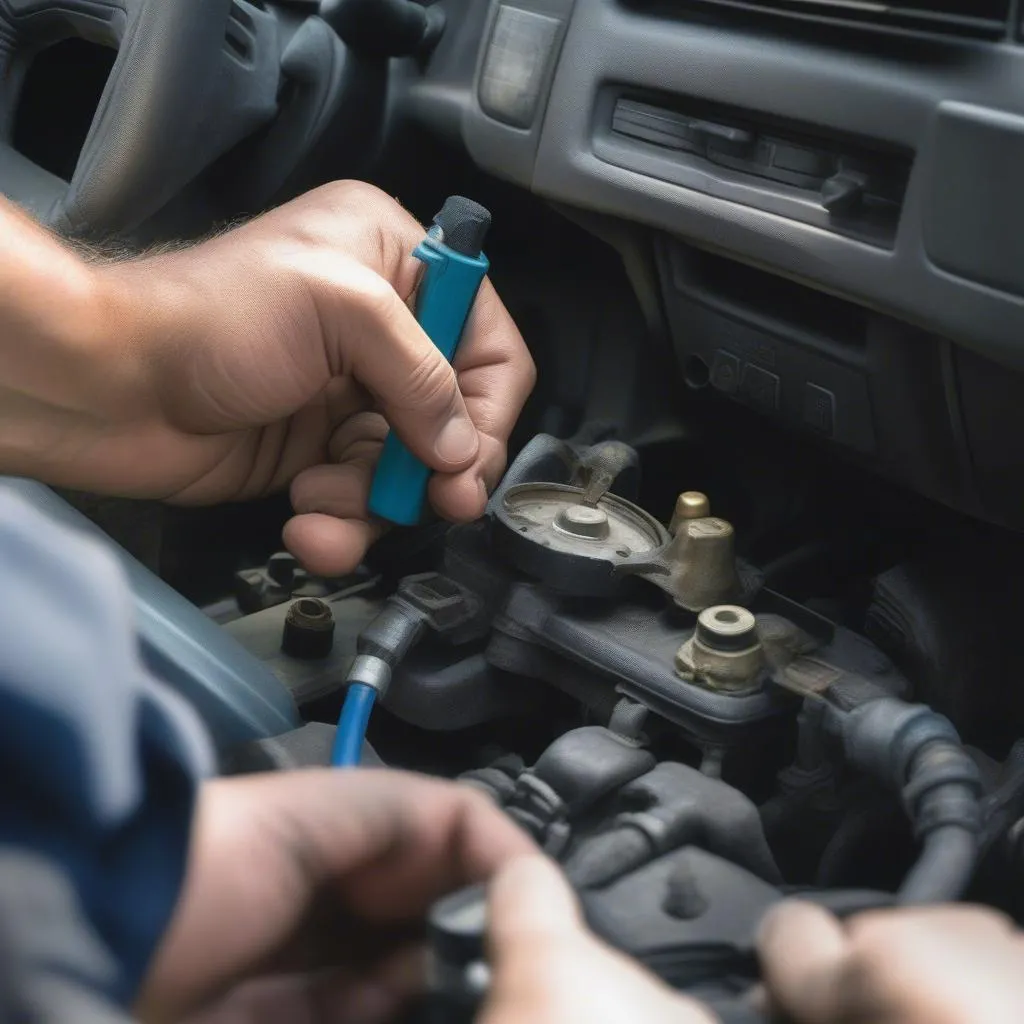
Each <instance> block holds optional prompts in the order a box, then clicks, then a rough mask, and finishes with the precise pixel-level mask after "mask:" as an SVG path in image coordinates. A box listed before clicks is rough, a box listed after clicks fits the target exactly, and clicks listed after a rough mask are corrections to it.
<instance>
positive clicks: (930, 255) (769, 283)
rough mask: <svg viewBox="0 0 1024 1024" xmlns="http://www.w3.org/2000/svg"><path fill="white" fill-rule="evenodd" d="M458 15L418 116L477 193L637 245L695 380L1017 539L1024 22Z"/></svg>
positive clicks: (947, 2)
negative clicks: (645, 244)
mask: <svg viewBox="0 0 1024 1024" xmlns="http://www.w3.org/2000/svg"><path fill="white" fill-rule="evenodd" d="M442 3H443V5H444V6H445V7H446V8H448V9H449V13H450V17H449V24H450V26H451V29H450V31H449V33H448V34H447V38H446V39H445V40H443V41H442V44H441V46H440V47H439V48H438V50H437V52H436V53H435V55H434V56H433V57H432V59H431V61H430V63H429V65H428V66H427V67H426V68H425V69H424V68H415V69H410V70H409V73H408V76H407V78H406V80H405V90H406V98H407V102H408V103H409V104H410V107H411V109H413V110H414V111H415V113H416V116H418V117H419V118H420V120H421V121H423V122H424V123H426V124H428V125H432V126H434V127H435V128H438V129H440V130H442V131H444V132H445V133H446V134H447V135H448V136H449V137H451V138H453V139H457V140H458V141H459V142H460V143H461V144H462V145H464V147H465V148H466V150H467V151H468V153H469V154H470V155H471V156H472V158H473V159H474V161H475V162H476V163H477V164H478V165H479V166H481V167H482V168H484V169H485V170H488V171H490V172H492V173H494V174H495V175H498V176H500V177H502V178H505V179H508V180H510V181H513V182H515V183H517V184H519V185H521V186H523V187H524V188H528V189H530V190H531V191H532V192H534V193H535V194H537V195H539V196H542V197H544V198H546V199H548V200H551V201H553V202H556V203H558V204H562V205H565V206H570V207H574V208H577V209H580V210H586V211H592V212H594V213H597V214H602V215H605V216H610V217H612V218H615V219H617V220H620V221H622V222H625V223H629V224H631V225H634V226H637V228H638V229H639V230H643V231H644V232H645V233H646V234H647V235H648V236H649V237H650V239H651V240H652V243H653V245H654V248H655V251H656V253H657V267H658V281H659V284H660V288H661V292H662V295H663V299H664V307H665V311H666V314H667V317H668V320H669V325H670V327H671V331H672V335H673V341H674V345H675V348H676V350H677V353H678V355H679V358H680V363H681V370H682V372H683V374H684V375H685V376H687V379H688V380H689V381H690V383H701V384H702V383H706V382H707V383H710V384H711V385H712V386H714V387H716V388H717V389H718V390H719V391H721V392H723V393H724V394H725V395H727V396H728V397H730V398H732V399H734V400H736V401H740V402H743V403H744V404H746V405H747V406H748V407H751V408H754V409H755V410H756V411H758V412H761V413H763V414H765V415H771V416H775V417H776V418H777V419H779V420H780V421H781V422H783V423H785V424H788V425H790V426H794V427H797V428H799V429H803V430H805V431H806V432H808V433H811V434H817V435H818V436H819V437H822V438H823V439H824V440H825V441H827V442H830V443H834V444H835V445H836V446H837V447H838V448H840V449H842V450H843V451H845V452H847V454H848V455H849V456H850V457H852V458H855V459H861V460H862V461H865V462H868V463H869V464H871V465H873V466H875V467H876V468H878V469H880V470H881V471H883V472H886V473H888V474H890V475H893V476H897V477H899V478H901V479H906V480H909V481H910V482H911V483H912V484H913V485H914V486H915V487H916V488H917V489H918V490H921V491H923V492H924V493H927V494H929V495H931V496H933V497H936V498H939V499H940V500H943V501H946V502H947V503H949V504H952V505H955V506H957V507H960V508H962V509H964V510H966V511H969V512H971V513H973V514H980V515H985V516H987V517H988V518H990V519H994V520H997V521H1001V522H1007V523H1013V524H1014V525H1016V524H1017V520H1019V518H1020V513H1018V512H1017V511H1016V506H1017V504H1019V502H1020V499H1022V498H1024V483H1015V482H1013V478H1014V476H1015V471H1014V470H1013V469H1012V468H1011V467H1012V465H1013V463H1015V461H1018V460H1017V459H1016V449H1015V446H1014V445H1013V444H1012V440H1011V439H1012V436H1013V435H1014V434H1016V433H1017V432H1018V431H1019V430H1024V418H1022V416H1021V414H1020V413H1019V412H1018V411H1017V408H1016V407H1017V405H1018V404H1019V403H1017V402H1016V400H1012V401H1011V400H1010V399H1009V398H1007V399H1005V400H1003V401H1001V402H996V405H994V406H993V405H992V404H991V403H992V396H993V395H995V394H1001V393H1002V391H1005V390H1006V387H1005V386H1004V385H1003V384H1002V381H1001V374H1002V373H1003V369H1002V368H1008V369H1010V370H1011V371H1012V372H1011V375H1010V379H1011V380H1013V381H1016V380H1017V377H1016V373H1017V372H1018V371H1024V188H1022V186H1021V181H1022V177H1021V168H1022V167H1024V41H1022V37H1021V33H1020V31H1019V30H1018V26H1017V25H1016V24H1013V23H1011V10H1013V11H1015V10H1016V5H1010V4H1007V3H1006V2H1005V0H985V2H984V3H980V4H979V3H972V4H966V5H965V4H963V3H961V2H960V0H904V2H903V3H897V4H891V5H840V4H835V3H830V2H828V0H801V2H799V3H796V2H787V0H765V2H763V3H762V2H757V0H665V2H658V0H629V2H627V0H575V2H573V0H492V2H489V3H477V2H474V0H468V2H467V0H442ZM755 8H756V9H755ZM802 15H810V16H802ZM833 15H836V16H833ZM1012 17H1013V18H1016V17H1017V16H1016V15H1013V16H1012ZM857 18H861V19H863V18H868V19H869V20H872V21H874V22H875V23H874V24H867V23H864V21H863V20H860V21H858V20H856V19H857ZM716 259H724V260H727V261H731V265H732V267H733V272H732V273H729V272H725V273H723V272H720V271H721V269H722V268H721V267H719V268H717V271H716V269H715V267H714V261H715V260H716ZM709 267H710V268H711V271H710V272H711V273H712V276H713V277H714V278H715V280H716V281H718V282H719V284H720V287H719V288H718V290H717V292H716V291H715V289H714V288H708V287H707V286H706V284H707V282H706V277H707V273H706V272H708V268H709ZM702 275H704V276H703V277H702ZM773 282H775V284H773ZM774 291H781V292H784V293H785V294H786V295H787V296H788V300H787V301H786V302H785V303H781V304H780V303H778V302H776V303H775V305H774V309H773V308H766V307H765V303H767V306H768V307H771V305H772V304H771V302H770V300H769V297H770V295H771V293H772V292H774ZM762 300H764V301H762ZM830 303H831V304H830ZM807 310H812V313H811V314H810V316H811V321H812V322H810V323H807V322H805V321H806V320H807V316H808V314H807ZM997 383H999V384H1000V387H996V384H997ZM1021 386H1022V387H1024V383H1022V384H1021ZM1011 390H1013V389H1011ZM1013 393H1014V394H1016V393H1017V392H1016V391H1015V390H1014V391H1013ZM908 417H909V418H914V417H916V421H915V423H913V424H908V422H907V421H908ZM911 435H915V436H914V437H912V436H911ZM1016 475H1019V474H1016Z"/></svg>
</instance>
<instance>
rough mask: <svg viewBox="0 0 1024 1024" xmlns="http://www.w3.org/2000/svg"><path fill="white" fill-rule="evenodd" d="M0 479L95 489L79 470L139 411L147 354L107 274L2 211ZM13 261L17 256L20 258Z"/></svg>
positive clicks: (32, 225)
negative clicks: (118, 420)
mask: <svg viewBox="0 0 1024 1024" xmlns="http://www.w3.org/2000/svg"><path fill="white" fill-rule="evenodd" d="M0 218H2V220H3V221H4V223H3V224H2V228H3V229H4V230H6V231H7V233H8V234H9V235H10V236H11V238H12V245H11V248H10V249H9V250H8V252H9V253H10V254H11V255H10V256H9V258H7V259H3V258H0V310H2V311H3V320H4V322H3V324H2V330H0V472H3V473H12V474H22V475H29V476H33V477H36V478H39V479H42V480H45V481H47V482H49V483H53V484H58V485H67V486H78V485H80V484H84V485H86V486H88V481H86V480H84V479H83V480H79V479H78V478H77V477H78V473H77V471H76V466H77V465H78V464H79V463H81V462H82V460H83V455H84V454H86V453H88V452H89V451H91V450H92V449H93V446H94V445H96V444H97V443H98V442H99V441H100V439H102V437H103V436H104V435H106V434H108V433H109V431H110V429H111V427H112V423H111V416H112V415H113V416H116V417H125V418H128V417H131V416H132V415H135V414H137V412H138V408H139V401H138V399H139V397H140V394H139V392H140V387H139V385H140V384H141V382H142V379H143V374H142V373H141V372H140V371H141V367H142V359H141V353H140V352H139V350H138V347H137V346H136V345H134V344H133V343H132V339H131V336H130V335H126V334H125V333H123V331H122V326H125V325H127V322H128V320H129V319H130V318H128V317H126V316H125V315H124V313H123V310H122V306H121V303H120V300H119V297H118V293H117V289H115V288H112V287H111V278H110V275H108V274H107V273H106V270H107V269H108V268H106V267H104V266H103V265H102V264H99V263H92V262H90V261H87V260H85V259H83V258H82V257H81V256H80V255H79V254H78V253H76V252H75V251H73V250H72V249H71V248H70V247H68V246H65V245H64V244H62V243H61V242H60V241H58V240H57V239H55V238H54V237H53V236H52V235H50V234H49V233H48V232H46V231H45V230H44V229H42V228H41V227H39V226H38V225H36V224H35V223H34V222H32V221H31V220H29V218H27V217H25V216H24V215H21V214H19V213H16V212H14V211H12V210H10V209H0ZM15 253H16V256H15V255H14V254H15Z"/></svg>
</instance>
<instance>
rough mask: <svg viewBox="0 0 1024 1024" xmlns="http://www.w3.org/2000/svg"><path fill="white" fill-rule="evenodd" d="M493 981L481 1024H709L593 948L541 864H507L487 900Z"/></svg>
mask: <svg viewBox="0 0 1024 1024" xmlns="http://www.w3.org/2000/svg"><path fill="white" fill-rule="evenodd" d="M489 911H490V931H489V942H490V962H491V966H492V981H491V986H490V990H489V992H488V998H487V1002H486V1005H485V1007H484V1010H483V1013H482V1015H481V1018H480V1019H481V1020H482V1022H483V1024H519V1022H520V1021H530V1022H531V1024H561V1022H562V1021H576V1020H580V1021H584V1020H585V1021H588V1022H590V1024H629V1022H631V1021H634V1020H643V1021H648V1022H650V1024H711V1017H710V1015H709V1014H708V1013H707V1012H706V1011H705V1010H703V1009H702V1008H701V1007H700V1006H698V1005H697V1004H696V1003H694V1002H692V1001H691V1000H688V999H685V998H683V997H680V996H678V995H677V994H676V993H675V992H673V991H672V990H671V989H669V988H668V987H667V986H666V985H664V984H663V983H662V982H660V981H659V980H658V979H657V978H655V977H654V976H653V975H650V974H648V973H647V972H646V971H644V970H642V969H641V968H640V967H639V965H637V964H636V963H634V962H632V961H630V960H628V959H627V958H625V957H624V956H622V955H621V954H619V953H617V952H615V951H613V950H611V949H609V948H608V947H606V946H604V945H603V944H602V943H600V942H598V941H597V940H596V939H595V938H594V937H593V936H592V935H591V934H590V933H589V932H588V931H587V930H586V927H585V926H584V923H583V920H582V917H581V915H580V911H579V908H578V906H577V903H576V899H575V896H574V894H573V892H572V890H571V889H570V888H569V885H568V883H567V882H566V881H565V879H564V877H563V876H562V875H561V873H560V872H559V871H558V870H557V868H555V866H554V864H552V863H551V862H550V861H548V860H547V859H546V858H543V857H540V856H536V855H535V856H531V857H523V858H519V859H517V860H515V861H513V862H511V863H510V864H509V865H508V866H507V867H506V868H505V869H504V870H503V871H502V872H501V873H500V874H499V875H498V876H497V878H496V879H495V881H494V883H493V884H492V887H491V894H490V905H489Z"/></svg>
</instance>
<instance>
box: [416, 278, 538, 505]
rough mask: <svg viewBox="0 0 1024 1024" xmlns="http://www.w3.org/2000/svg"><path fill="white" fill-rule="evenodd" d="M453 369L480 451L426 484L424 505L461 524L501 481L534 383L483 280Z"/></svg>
mask: <svg viewBox="0 0 1024 1024" xmlns="http://www.w3.org/2000/svg"><path fill="white" fill-rule="evenodd" d="M455 366H456V369H457V371H458V374H459V378H458V379H459V387H460V388H461V390H462V394H463V397H464V398H465V401H466V408H467V409H468V410H469V414H470V416H471V417H472V419H473V422H474V423H475V424H476V427H477V430H478V431H479V433H480V450H479V452H478V454H477V457H476V459H475V460H474V461H473V464H472V466H470V467H469V468H468V469H466V470H465V471H463V472H462V473H459V474H451V475H448V474H438V475H436V476H435V477H434V478H433V479H432V480H431V484H430V502H431V505H432V506H433V507H434V508H435V509H436V510H437V511H438V512H440V513H441V515H443V516H445V517H446V518H448V519H452V520H454V521H456V522H467V521H469V520H472V519H475V518H477V517H478V516H480V515H482V514H483V511H484V506H485V505H486V502H487V495H488V494H490V492H491V491H493V490H494V488H495V487H496V486H497V483H498V481H499V480H500V479H501V475H502V473H503V472H504V470H505V464H506V459H507V451H508V440H509V437H510V435H511V433H512V430H513V429H514V427H515V424H516V421H517V420H518V418H519V415H520V413H521V412H522V410H523V406H524V405H525V403H526V400H527V398H528V397H529V395H530V392H531V391H532V389H533V385H534V382H535V380H536V371H535V368H534V364H533V359H532V358H531V356H530V353H529V351H528V349H527V348H526V345H525V343H524V342H523V339H522V336H521V335H520V333H519V331H518V329H517V328H516V326H515V324H514V323H513V322H512V318H511V317H510V316H509V313H508V310H506V309H505V307H504V305H503V304H502V302H501V300H500V299H499V298H498V295H497V293H496V292H495V291H494V288H493V287H492V286H491V284H490V282H489V281H485V282H484V284H483V285H482V286H481V289H480V294H479V296H478V297H477V301H476V305H475V306H474V307H473V313H472V314H471V316H470V320H469V323H468V324H467V328H466V333H465V336H464V339H463V342H462V344H461V346H460V347H459V351H458V355H457V357H456V360H455Z"/></svg>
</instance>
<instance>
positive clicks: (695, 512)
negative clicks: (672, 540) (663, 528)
mask: <svg viewBox="0 0 1024 1024" xmlns="http://www.w3.org/2000/svg"><path fill="white" fill-rule="evenodd" d="M710 515H711V502H709V501H708V496H707V495H706V494H702V493H701V492H700V491H683V493H682V494H680V495H679V497H678V498H677V499H676V508H675V511H674V512H673V513H672V521H671V522H670V523H669V527H668V532H669V533H671V534H672V536H673V537H674V536H675V535H676V534H677V533H679V528H680V527H681V526H682V525H683V524H684V523H685V522H687V521H688V520H690V519H707V518H709V517H710Z"/></svg>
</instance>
